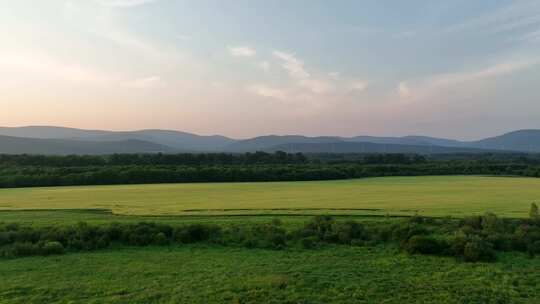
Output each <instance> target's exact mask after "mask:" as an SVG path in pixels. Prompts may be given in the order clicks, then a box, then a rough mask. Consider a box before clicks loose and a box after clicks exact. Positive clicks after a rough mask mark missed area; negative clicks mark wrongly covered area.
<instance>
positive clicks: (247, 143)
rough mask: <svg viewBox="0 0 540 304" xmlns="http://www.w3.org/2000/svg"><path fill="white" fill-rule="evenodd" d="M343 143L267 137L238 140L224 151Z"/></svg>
mask: <svg viewBox="0 0 540 304" xmlns="http://www.w3.org/2000/svg"><path fill="white" fill-rule="evenodd" d="M340 141H343V140H342V139H341V138H340V137H324V136H321V137H307V136H302V135H285V136H278V135H268V136H259V137H255V138H251V139H246V140H239V141H237V142H235V143H232V144H230V145H228V146H226V147H224V149H225V150H226V151H230V152H249V151H263V150H268V149H270V148H271V147H274V146H278V145H284V146H286V145H287V144H299V143H333V142H340Z"/></svg>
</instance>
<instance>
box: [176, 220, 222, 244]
mask: <svg viewBox="0 0 540 304" xmlns="http://www.w3.org/2000/svg"><path fill="white" fill-rule="evenodd" d="M219 231H220V228H219V227H218V226H211V225H203V224H193V225H188V226H183V227H177V228H176V229H174V230H173V233H172V234H173V238H174V239H175V240H176V241H177V242H180V243H184V244H189V243H195V242H200V241H206V240H209V239H210V238H211V237H213V236H215V235H217V234H218V233H219Z"/></svg>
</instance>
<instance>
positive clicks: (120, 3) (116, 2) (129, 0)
mask: <svg viewBox="0 0 540 304" xmlns="http://www.w3.org/2000/svg"><path fill="white" fill-rule="evenodd" d="M157 1H159V0H96V2H97V3H99V4H101V5H104V6H111V7H133V6H139V5H144V4H148V3H152V2H157Z"/></svg>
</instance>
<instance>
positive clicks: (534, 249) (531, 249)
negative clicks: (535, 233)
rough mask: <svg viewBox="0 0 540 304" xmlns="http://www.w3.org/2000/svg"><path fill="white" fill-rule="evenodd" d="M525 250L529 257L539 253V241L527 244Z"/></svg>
mask: <svg viewBox="0 0 540 304" xmlns="http://www.w3.org/2000/svg"><path fill="white" fill-rule="evenodd" d="M527 252H528V253H529V255H530V256H531V257H534V256H536V255H540V241H536V242H534V243H532V244H529V246H527Z"/></svg>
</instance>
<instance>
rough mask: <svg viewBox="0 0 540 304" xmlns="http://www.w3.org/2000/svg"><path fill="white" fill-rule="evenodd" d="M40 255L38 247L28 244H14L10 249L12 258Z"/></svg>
mask: <svg viewBox="0 0 540 304" xmlns="http://www.w3.org/2000/svg"><path fill="white" fill-rule="evenodd" d="M40 253H41V252H40V248H39V246H38V245H36V244H32V243H29V242H25V243H15V244H13V247H12V248H11V255H12V256H14V257H25V256H32V255H39V254H40Z"/></svg>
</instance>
